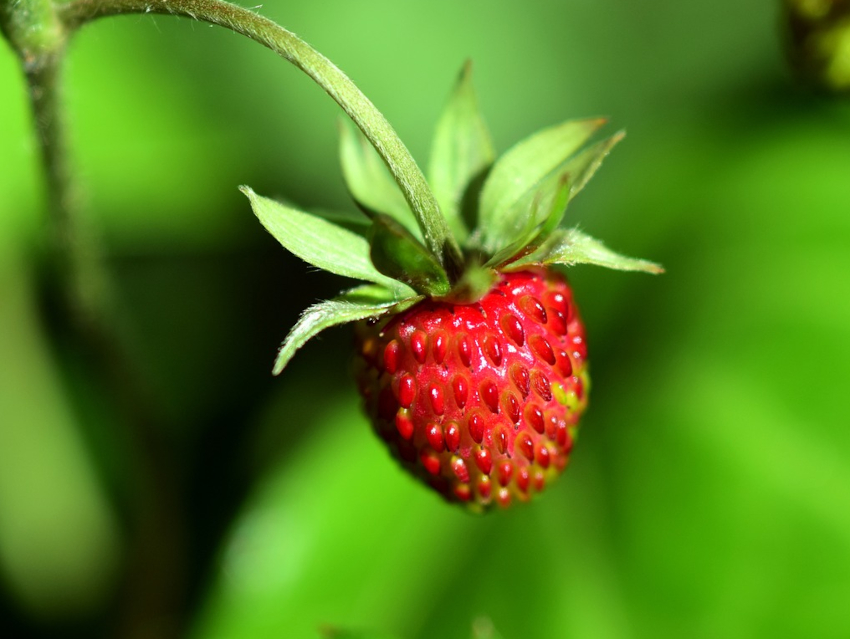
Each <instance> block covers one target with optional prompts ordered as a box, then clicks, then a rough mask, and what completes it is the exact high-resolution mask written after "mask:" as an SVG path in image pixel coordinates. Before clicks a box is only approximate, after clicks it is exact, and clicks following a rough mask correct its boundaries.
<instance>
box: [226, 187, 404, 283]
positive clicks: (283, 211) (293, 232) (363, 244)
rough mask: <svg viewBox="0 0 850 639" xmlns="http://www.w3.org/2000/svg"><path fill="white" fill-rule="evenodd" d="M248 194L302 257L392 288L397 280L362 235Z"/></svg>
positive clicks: (277, 235)
mask: <svg viewBox="0 0 850 639" xmlns="http://www.w3.org/2000/svg"><path fill="white" fill-rule="evenodd" d="M240 190H241V191H242V192H243V193H244V194H245V195H247V196H248V199H249V200H250V201H251V208H253V209H254V214H255V215H256V216H257V218H258V219H259V220H260V222H261V223H262V225H263V226H264V227H266V230H267V231H268V232H269V233H271V234H272V235H273V236H274V238H275V239H276V240H277V241H278V242H280V243H281V245H282V246H283V247H284V248H285V249H287V250H288V251H291V252H292V253H294V254H295V255H297V256H298V257H300V258H301V259H302V260H304V261H305V262H307V263H308V264H312V265H313V266H317V267H319V268H321V269H324V270H326V271H328V272H330V273H336V274H337V275H343V276H345V277H351V278H354V279H357V280H366V281H367V282H374V283H376V284H381V285H384V286H386V287H388V288H390V289H392V288H393V287H396V285H397V282H395V281H394V280H391V279H390V278H388V277H385V276H383V275H381V273H379V272H378V270H377V269H376V268H375V267H374V266H373V265H372V262H371V261H370V259H369V243H368V242H367V241H366V240H365V239H364V238H363V237H361V236H360V235H356V234H354V233H352V232H351V231H347V230H346V229H344V228H342V227H340V226H337V225H335V224H332V223H331V222H327V221H325V220H323V219H321V218H319V217H316V216H315V215H310V214H309V213H304V212H302V211H298V210H296V209H293V208H291V207H288V206H285V205H284V204H280V203H279V202H275V201H274V200H270V199H268V198H265V197H262V196H260V195H257V194H256V193H254V191H253V190H251V188H250V187H247V186H242V187H240Z"/></svg>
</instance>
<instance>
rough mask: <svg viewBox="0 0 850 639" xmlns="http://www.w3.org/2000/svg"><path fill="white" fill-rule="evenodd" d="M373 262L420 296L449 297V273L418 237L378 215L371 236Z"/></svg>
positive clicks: (383, 271)
mask: <svg viewBox="0 0 850 639" xmlns="http://www.w3.org/2000/svg"><path fill="white" fill-rule="evenodd" d="M370 244H371V245H372V253H371V255H372V262H373V263H374V264H375V266H376V267H377V269H378V270H379V271H381V272H382V273H383V274H384V275H387V276H389V277H392V278H394V279H395V280H398V281H400V282H404V283H405V284H407V285H408V286H410V287H411V288H413V289H414V290H415V291H417V292H418V293H423V294H426V295H431V296H435V295H445V294H446V293H448V291H449V288H450V284H449V280H448V276H447V275H446V272H445V271H444V270H443V267H441V266H440V264H439V262H437V260H436V259H435V258H434V256H433V255H431V253H430V251H428V249H426V248H425V247H424V246H423V245H422V244H421V243H420V242H419V240H417V239H416V238H415V237H413V236H412V235H411V234H410V233H408V232H407V230H406V229H405V228H404V227H403V226H401V225H400V224H398V223H397V222H396V221H395V220H394V219H392V218H391V217H388V216H386V215H376V216H375V219H374V220H373V222H372V231H371V236H370Z"/></svg>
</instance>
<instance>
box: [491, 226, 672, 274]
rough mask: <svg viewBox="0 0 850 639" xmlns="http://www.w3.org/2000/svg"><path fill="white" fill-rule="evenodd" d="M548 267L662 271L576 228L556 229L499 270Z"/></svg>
mask: <svg viewBox="0 0 850 639" xmlns="http://www.w3.org/2000/svg"><path fill="white" fill-rule="evenodd" d="M549 264H563V265H566V266H572V265H573V264H595V265H596V266H604V267H606V268H613V269H617V270H619V271H643V272H645V273H653V274H658V273H663V272H664V268H663V267H662V266H661V265H660V264H656V263H654V262H649V261H647V260H640V259H635V258H632V257H626V256H624V255H620V254H619V253H615V252H614V251H612V250H611V249H609V248H608V247H607V246H605V245H604V244H603V243H602V242H600V241H599V240H597V239H594V238H592V237H590V236H589V235H587V234H585V233H582V232H581V231H579V230H578V229H557V230H556V231H554V232H553V233H552V235H551V236H550V237H549V239H547V240H546V241H545V242H544V243H543V244H542V245H541V246H540V247H539V248H537V249H536V250H534V251H533V252H531V253H529V254H528V255H525V256H523V257H521V258H519V259H518V260H515V261H514V262H511V263H510V264H508V265H506V266H503V267H502V268H501V270H504V271H519V270H522V269H524V268H528V267H529V266H535V265H544V266H545V265H549Z"/></svg>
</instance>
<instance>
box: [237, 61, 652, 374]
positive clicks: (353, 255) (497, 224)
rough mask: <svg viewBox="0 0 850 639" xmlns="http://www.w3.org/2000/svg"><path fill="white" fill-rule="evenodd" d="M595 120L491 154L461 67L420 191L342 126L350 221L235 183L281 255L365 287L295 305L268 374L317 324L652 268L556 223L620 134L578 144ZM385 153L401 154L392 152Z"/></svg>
mask: <svg viewBox="0 0 850 639" xmlns="http://www.w3.org/2000/svg"><path fill="white" fill-rule="evenodd" d="M372 108H374V107H372ZM381 117H382V116H381ZM355 121H357V120H356V118H355ZM358 124H360V122H359V121H358ZM603 124H605V120H604V119H601V118H591V119H584V120H569V121H566V122H564V123H562V124H559V125H556V126H553V127H549V128H547V129H544V130H542V131H539V132H537V133H535V134H534V135H532V136H530V137H528V138H526V139H525V140H522V141H520V142H519V143H517V144H516V145H514V146H513V147H512V148H511V149H509V150H508V151H507V152H505V153H504V154H503V155H501V156H500V157H498V158H497V157H496V156H495V152H494V150H493V144H492V141H491V137H490V134H489V131H488V129H487V126H486V124H485V123H484V119H483V117H482V116H481V113H480V110H479V108H478V101H477V97H476V94H475V91H474V89H473V85H472V77H471V66H470V65H469V64H467V65H465V66H464V68H463V70H462V71H461V74H460V77H459V79H458V81H457V83H456V85H455V87H454V90H453V92H452V94H451V96H450V98H449V100H448V103H447V104H446V107H445V109H444V111H443V114H442V115H441V117H440V119H439V121H438V124H437V128H436V133H435V137H434V141H433V144H432V152H431V158H430V162H429V167H428V171H427V175H428V180H427V183H426V182H425V180H424V178H423V179H422V180H419V179H413V178H410V179H408V178H409V176H408V177H405V176H406V175H407V174H406V173H403V172H400V171H399V170H398V167H390V168H395V170H394V171H392V172H391V171H390V170H388V163H385V160H384V158H386V157H388V155H392V154H390V153H388V151H387V148H381V147H382V145H383V144H384V143H385V142H386V144H387V145H388V146H392V145H395V146H396V147H398V145H401V143H400V141H398V140H397V138H396V137H395V136H394V133H393V134H392V135H388V136H387V138H386V140H384V139H383V138H380V137H379V138H378V139H377V141H376V140H374V139H367V138H366V136H365V135H364V134H363V133H361V132H360V131H359V130H357V129H355V128H354V127H352V126H351V125H350V124H348V123H347V122H343V123H342V125H341V127H340V132H341V133H340V162H341V165H342V172H343V176H344V178H345V181H346V185H347V187H348V189H349V192H350V193H351V196H352V198H353V200H354V202H355V204H356V205H357V207H358V208H359V209H360V211H361V213H362V216H353V215H350V214H313V213H308V212H305V211H301V210H298V209H296V208H294V207H291V206H288V205H285V204H282V203H279V202H275V201H273V200H270V199H268V198H264V197H262V196H259V195H257V194H256V193H254V192H253V191H252V190H251V189H250V188H249V187H244V186H243V187H241V190H242V191H243V192H244V193H245V194H246V195H247V196H248V198H249V200H250V202H251V206H252V208H253V210H254V213H255V214H256V215H257V217H258V219H259V220H260V222H261V223H262V224H263V226H265V228H266V229H267V230H268V231H269V232H270V233H271V234H272V235H273V236H274V237H275V238H276V239H277V240H278V241H279V242H280V243H281V244H282V245H283V246H284V248H286V249H288V250H290V251H291V252H292V253H294V254H295V255H297V256H298V257H300V258H301V259H303V260H304V261H306V262H308V263H309V264H312V265H313V266H316V267H318V268H321V269H324V270H327V271H330V272H332V273H336V274H338V275H342V276H345V277H349V278H353V279H357V280H362V281H365V282H367V284H366V285H364V286H361V287H357V288H355V289H351V290H349V291H346V292H343V293H342V294H340V295H339V296H338V297H336V298H334V299H332V300H328V301H326V302H321V303H319V304H316V305H314V306H312V307H310V308H309V309H307V310H306V311H305V312H304V314H303V315H302V317H301V319H300V320H299V321H298V323H297V324H296V325H295V327H294V328H293V329H292V331H290V333H289V335H288V336H287V338H286V339H285V340H284V342H283V344H282V346H281V349H280V352H279V354H278V357H277V360H276V362H275V366H274V371H273V372H274V373H275V374H277V373H279V372H281V371H282V370H283V368H284V367H285V366H286V364H287V363H288V361H289V360H290V359H291V357H292V356H293V355H294V353H295V351H296V350H297V349H298V348H300V347H301V346H302V345H303V344H304V343H305V342H306V341H307V340H309V339H310V338H311V337H312V336H314V335H315V334H317V333H318V332H320V331H321V330H324V329H325V328H328V327H330V326H334V325H338V324H343V323H347V322H353V321H358V320H362V319H365V318H378V317H381V316H384V315H390V314H395V313H398V312H400V311H401V310H402V309H404V308H409V307H410V306H412V305H414V304H416V303H418V302H420V301H422V300H424V299H434V300H438V301H443V302H451V303H454V304H470V303H474V302H477V301H478V300H480V299H481V298H482V297H483V296H484V295H486V294H487V292H488V291H489V290H490V289H491V288H492V286H493V285H494V284H495V282H497V281H498V279H499V277H500V273H505V272H516V271H522V270H527V269H529V268H534V267H537V266H571V265H573V264H596V265H599V266H605V267H607V268H614V269H619V270H632V271H643V272H648V273H660V272H663V269H662V268H661V267H660V266H659V265H657V264H655V263H652V262H648V261H645V260H639V259H633V258H628V257H624V256H622V255H619V254H617V253H615V252H613V251H611V250H610V249H608V248H607V247H605V245H604V244H602V243H601V242H600V241H598V240H595V239H594V238H592V237H590V236H589V235H587V234H585V233H583V232H582V231H579V230H578V229H575V228H564V226H563V221H564V217H565V212H566V209H567V205H568V204H569V202H570V201H571V200H572V198H574V197H575V196H576V195H577V194H578V193H579V192H580V191H581V190H582V189H583V188H584V186H585V185H586V184H587V182H588V181H589V180H590V178H591V177H592V176H593V175H594V174H595V172H596V171H597V170H598V168H599V166H600V165H601V163H602V161H603V160H604V158H605V157H606V156H607V154H608V153H609V152H610V150H611V148H613V146H614V145H615V144H616V143H617V142H619V141H620V140H621V139H622V137H623V135H624V134H623V132H617V133H615V134H613V135H612V136H610V137H607V138H604V139H602V140H600V141H598V142H595V143H590V144H588V143H589V142H590V140H591V138H592V136H593V135H594V134H595V133H596V132H597V131H598V130H599V129H600V128H601V127H602V125H603ZM373 137H374V136H373ZM393 152H394V154H395V155H401V156H403V157H407V156H405V155H404V154H405V153H406V149H404V148H403V145H401V150H399V149H398V148H394V149H393ZM414 168H415V171H414V169H411V171H414V172H418V171H419V170H418V167H415V163H414ZM417 174H421V172H419V173H417ZM411 185H413V186H411ZM340 222H342V223H340Z"/></svg>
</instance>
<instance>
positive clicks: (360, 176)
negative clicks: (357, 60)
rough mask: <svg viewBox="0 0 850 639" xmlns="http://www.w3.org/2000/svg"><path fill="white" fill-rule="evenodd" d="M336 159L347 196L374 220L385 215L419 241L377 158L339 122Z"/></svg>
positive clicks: (404, 205) (350, 128)
mask: <svg viewBox="0 0 850 639" xmlns="http://www.w3.org/2000/svg"><path fill="white" fill-rule="evenodd" d="M339 132H340V138H339V160H340V164H341V165H342V174H343V177H344V178H345V183H346V186H348V190H349V192H350V193H351V197H353V198H354V201H355V202H357V205H358V206H360V207H361V208H362V209H363V211H364V212H365V213H366V214H367V215H368V216H369V217H374V216H375V215H376V214H378V213H383V214H384V215H389V216H390V217H392V218H393V219H394V220H396V221H397V222H399V223H400V224H402V225H403V226H404V227H405V228H406V229H407V230H408V231H410V232H411V233H413V234H414V235H415V236H417V237H419V238H421V237H422V234H421V232H420V230H419V225H418V223H417V222H416V217H414V215H413V213H411V211H410V208H409V207H408V206H407V202H405V200H404V196H403V195H402V193H401V191H400V190H399V188H398V185H397V184H396V183H395V181H394V180H393V178H392V176H391V175H390V173H389V171H388V170H387V167H386V165H385V164H384V162H383V160H382V159H381V156H379V155H378V152H377V151H376V150H375V149H374V148H373V147H372V145H371V143H370V142H369V140H367V139H366V136H364V135H363V134H362V133H361V132H360V131H359V130H358V129H355V128H354V127H353V126H352V125H351V124H350V123H349V122H348V121H347V120H342V119H341V120H340V126H339Z"/></svg>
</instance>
